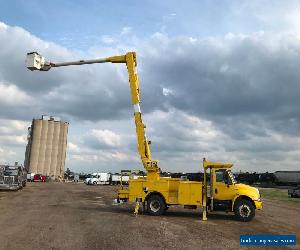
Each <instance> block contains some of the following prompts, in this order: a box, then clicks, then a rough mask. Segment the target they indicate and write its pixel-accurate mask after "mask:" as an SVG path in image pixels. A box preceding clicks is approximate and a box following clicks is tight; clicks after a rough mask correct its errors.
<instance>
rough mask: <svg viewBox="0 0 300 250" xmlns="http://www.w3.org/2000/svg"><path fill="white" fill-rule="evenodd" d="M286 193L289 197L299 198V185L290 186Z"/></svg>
mask: <svg viewBox="0 0 300 250" xmlns="http://www.w3.org/2000/svg"><path fill="white" fill-rule="evenodd" d="M288 195H289V196H290V197H291V198H300V186H298V187H294V188H290V189H289V190H288Z"/></svg>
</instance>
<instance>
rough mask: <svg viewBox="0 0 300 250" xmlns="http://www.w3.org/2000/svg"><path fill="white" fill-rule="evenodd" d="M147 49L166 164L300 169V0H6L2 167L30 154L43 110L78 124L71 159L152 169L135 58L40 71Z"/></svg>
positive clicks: (146, 86) (81, 164)
mask: <svg viewBox="0 0 300 250" xmlns="http://www.w3.org/2000/svg"><path fill="white" fill-rule="evenodd" d="M31 51H38V52H39V53H41V54H42V55H44V56H45V57H46V59H48V60H51V61H53V62H61V61H68V60H79V59H93V58H101V57H107V56H113V55H121V54H125V53H126V52H128V51H136V52H137V55H138V73H139V77H140V89H141V108H142V112H143V119H144V123H145V124H146V132H147V137H148V138H149V139H150V140H151V141H152V144H151V151H152V157H153V159H157V160H158V161H159V166H160V168H161V169H162V170H163V171H174V172H179V171H182V172H197V171H201V168H202V165H201V164H202V159H203V157H206V158H207V159H208V160H210V161H225V162H232V163H234V165H235V170H236V171H256V172H263V171H269V172H273V171H277V170H300V165H299V162H300V124H299V122H300V109H299V105H300V70H299V68H300V67H299V66H300V2H299V1H283V0H282V1H277V0H272V1H267V0H262V1H256V0H252V1H246V0H245V1H234V0H232V1H226V0H224V1H213V0H206V1H192V0H190V1H189V0H187V1H184V2H183V1H170V0H166V1H148V0H145V1H115V0H112V1H92V0H90V1H80V0H77V1H75V0H74V1H67V0H65V1H58V0H53V1H43V2H41V1H35V0H32V1H21V0H19V1H17V0H15V1H3V2H1V4H0V163H10V164H13V163H14V162H15V161H18V162H20V163H23V162H24V153H25V147H26V143H27V141H26V140H27V139H26V135H27V127H28V126H30V124H31V120H32V118H40V117H41V116H42V115H43V114H44V115H52V116H55V117H60V118H61V119H62V120H64V121H68V122H69V123H70V127H69V135H68V151H67V159H66V167H68V168H70V169H71V170H72V171H75V172H85V173H90V172H118V171H120V170H121V169H142V168H143V167H142V164H141V161H140V159H139V156H138V153H137V147H136V136H135V127H134V121H133V110H132V106H131V99H130V92H129V85H128V76H127V72H126V67H125V65H118V64H101V65H85V66H72V67H64V68H55V69H51V70H50V71H48V72H31V71H29V70H27V69H26V67H25V58H26V53H27V52H31Z"/></svg>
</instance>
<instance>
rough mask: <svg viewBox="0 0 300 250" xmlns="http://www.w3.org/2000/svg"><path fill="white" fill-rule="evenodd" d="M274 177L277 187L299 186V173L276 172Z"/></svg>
mask: <svg viewBox="0 0 300 250" xmlns="http://www.w3.org/2000/svg"><path fill="white" fill-rule="evenodd" d="M274 176H275V183H276V184H277V185H299V184H300V171H276V172H275V173H274Z"/></svg>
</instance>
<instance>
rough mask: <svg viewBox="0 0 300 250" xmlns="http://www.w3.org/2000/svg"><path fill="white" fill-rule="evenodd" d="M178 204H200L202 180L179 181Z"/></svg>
mask: <svg viewBox="0 0 300 250" xmlns="http://www.w3.org/2000/svg"><path fill="white" fill-rule="evenodd" d="M178 204H180V205H201V204H202V182H197V181H181V182H180V183H179V189H178Z"/></svg>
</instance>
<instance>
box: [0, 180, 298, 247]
mask: <svg viewBox="0 0 300 250" xmlns="http://www.w3.org/2000/svg"><path fill="white" fill-rule="evenodd" d="M116 190H117V187H114V186H86V185H85V184H83V183H28V185H27V187H26V188H24V189H23V190H20V191H18V192H0V227H1V234H0V249H183V248H184V249H256V248H255V247H241V246H240V243H239V237H240V234H296V235H297V238H298V239H297V241H298V245H297V247H296V248H295V247H292V249H300V245H299V235H300V205H299V204H293V203H284V202H280V201H272V200H264V209H263V210H262V211H257V214H256V217H255V219H254V220H253V221H251V222H248V223H243V222H238V221H235V219H234V217H233V216H232V215H226V214H223V213H219V214H210V215H209V217H208V221H206V222H203V221H201V211H200V210H186V209H182V208H175V207H174V208H170V209H169V210H168V212H167V213H166V214H165V215H163V216H161V217H152V216H149V215H142V214H141V215H139V216H138V217H134V216H133V214H132V211H133V205H132V204H130V205H129V204H123V205H118V206H115V205H112V200H113V198H114V197H115V192H116ZM257 248H259V249H271V248H270V247H265V248H264V247H257ZM272 249H291V248H287V247H286V248H282V247H278V248H272Z"/></svg>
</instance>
